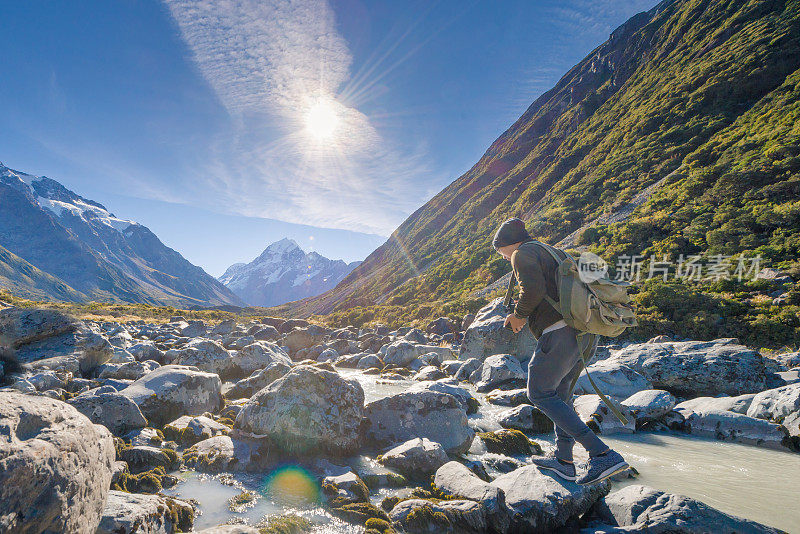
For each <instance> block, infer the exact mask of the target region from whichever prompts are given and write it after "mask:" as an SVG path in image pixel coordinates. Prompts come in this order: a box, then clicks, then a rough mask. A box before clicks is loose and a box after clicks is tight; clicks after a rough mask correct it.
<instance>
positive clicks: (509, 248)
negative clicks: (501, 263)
mask: <svg viewBox="0 0 800 534" xmlns="http://www.w3.org/2000/svg"><path fill="white" fill-rule="evenodd" d="M514 250H516V247H515V246H514V245H506V246H504V247H499V248H498V249H497V253H498V254H500V255H501V256H503V257H504V258H505V259H506V261H511V254H513V253H514Z"/></svg>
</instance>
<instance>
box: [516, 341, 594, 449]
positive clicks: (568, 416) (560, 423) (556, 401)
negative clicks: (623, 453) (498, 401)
mask: <svg viewBox="0 0 800 534" xmlns="http://www.w3.org/2000/svg"><path fill="white" fill-rule="evenodd" d="M577 334H578V332H577V331H576V330H575V329H574V328H572V327H569V326H565V327H563V328H559V329H558V330H553V331H551V332H547V333H546V334H542V335H541V337H539V342H538V344H537V345H536V350H535V351H534V353H533V357H532V358H531V361H530V363H529V364H528V398H529V399H530V401H531V403H533V405H534V406H536V407H537V408H539V409H540V410H541V411H542V412H544V414H545V415H547V417H549V418H550V419H551V420H552V421H553V424H554V425H555V427H556V457H557V458H559V459H561V460H564V461H569V462H571V461H572V448H573V447H574V445H575V442H576V441H577V442H578V443H580V444H581V445H582V446H583V447H584V448H585V449H586V450H587V451H588V452H589V455H590V456H595V455H597V454H601V453H603V452H605V451H606V450H608V446H607V445H606V444H605V443H603V441H602V440H601V439H600V438H598V437H597V436H596V435H595V433H594V432H592V429H590V428H589V427H588V426H586V423H584V422H583V421H581V418H580V417H579V416H578V414H577V413H575V408H574V407H573V405H572V386H573V384H574V381H575V380H576V379H577V377H578V375H579V374H580V372H581V370H582V369H583V362H582V360H581V349H582V348H585V350H588V351H589V352H588V355H589V356H592V355H594V351H595V349H596V348H597V336H594V335H585V336H582V337H581V340H580V341H579V340H578V338H577ZM588 360H589V358H588V357H587V361H588Z"/></svg>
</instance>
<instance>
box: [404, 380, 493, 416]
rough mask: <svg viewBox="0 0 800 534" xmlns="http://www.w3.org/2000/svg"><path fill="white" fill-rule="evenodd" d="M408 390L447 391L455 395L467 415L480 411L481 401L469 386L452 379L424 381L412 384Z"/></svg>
mask: <svg viewBox="0 0 800 534" xmlns="http://www.w3.org/2000/svg"><path fill="white" fill-rule="evenodd" d="M408 391H438V392H439V393H447V394H448V395H452V396H453V397H455V398H456V399H457V400H458V402H459V403H460V404H461V407H462V408H463V409H464V411H465V412H467V415H469V414H472V413H475V412H477V411H478V407H479V406H480V403H479V402H478V399H476V398H475V397H473V396H472V393H470V391H469V390H468V389H467V388H464V387H461V386H459V385H458V384H456V383H453V380H452V379H447V378H445V379H441V380H436V381H433V382H429V381H424V382H420V383H418V384H414V385H412V386H411V387H410V388H408Z"/></svg>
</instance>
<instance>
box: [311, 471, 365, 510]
mask: <svg viewBox="0 0 800 534" xmlns="http://www.w3.org/2000/svg"><path fill="white" fill-rule="evenodd" d="M322 487H323V491H325V495H326V497H328V499H332V498H337V499H338V500H339V502H342V503H344V504H347V503H356V502H367V501H368V500H369V490H368V489H367V485H366V484H364V481H363V480H361V478H359V476H358V475H356V474H355V473H353V472H352V471H348V472H346V473H342V474H341V475H332V476H327V477H325V478H324V479H322Z"/></svg>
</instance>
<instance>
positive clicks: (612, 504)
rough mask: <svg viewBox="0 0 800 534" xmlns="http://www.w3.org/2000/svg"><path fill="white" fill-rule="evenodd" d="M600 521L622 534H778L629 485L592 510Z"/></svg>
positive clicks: (671, 495) (681, 498)
mask: <svg viewBox="0 0 800 534" xmlns="http://www.w3.org/2000/svg"><path fill="white" fill-rule="evenodd" d="M593 510H594V513H595V514H596V515H597V516H598V517H599V518H600V520H601V521H602V522H603V523H605V524H607V525H610V526H614V527H623V528H624V529H625V530H624V532H648V533H649V534H667V533H669V534H697V533H709V534H711V533H714V532H736V533H738V534H766V533H770V534H778V533H779V532H780V530H778V529H775V528H771V527H768V526H765V525H761V524H759V523H756V522H755V521H749V520H747V519H741V518H739V517H736V516H732V515H729V514H726V513H724V512H721V511H719V510H717V509H716V508H712V507H710V506H708V505H707V504H705V503H702V502H700V501H697V500H695V499H691V498H689V497H684V496H682V495H676V494H674V493H665V492H663V491H658V490H655V489H653V488H650V487H647V486H642V485H632V486H627V487H624V488H622V489H620V490H619V491H615V492H614V493H611V494H610V495H607V496H606V497H605V498H604V499H602V500H600V501H599V502H598V503H597V504H596V505H595V506H594V508H593Z"/></svg>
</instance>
